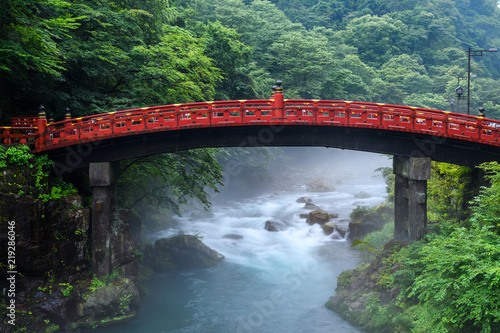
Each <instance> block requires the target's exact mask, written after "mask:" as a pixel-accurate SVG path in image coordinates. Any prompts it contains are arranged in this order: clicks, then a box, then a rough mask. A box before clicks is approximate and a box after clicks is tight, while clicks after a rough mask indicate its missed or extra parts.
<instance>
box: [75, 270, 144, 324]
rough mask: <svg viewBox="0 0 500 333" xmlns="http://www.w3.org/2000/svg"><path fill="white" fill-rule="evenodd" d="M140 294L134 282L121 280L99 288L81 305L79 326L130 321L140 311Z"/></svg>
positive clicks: (79, 308)
mask: <svg viewBox="0 0 500 333" xmlns="http://www.w3.org/2000/svg"><path fill="white" fill-rule="evenodd" d="M139 306H140V298H139V292H138V290H137V288H136V287H135V284H134V283H133V282H132V280H130V279H127V278H119V279H117V280H115V281H113V283H110V284H104V285H101V286H98V287H97V288H96V289H95V290H94V291H93V292H92V293H91V294H90V295H89V296H88V298H87V299H86V300H85V301H84V302H83V303H82V304H80V305H79V307H78V312H79V313H78V314H79V315H80V317H81V318H80V319H79V320H78V325H80V326H88V324H89V323H92V322H100V324H101V325H106V324H108V325H109V324H111V323H116V322H121V321H123V319H124V318H127V319H130V318H131V316H133V315H135V312H136V311H137V310H138V309H139Z"/></svg>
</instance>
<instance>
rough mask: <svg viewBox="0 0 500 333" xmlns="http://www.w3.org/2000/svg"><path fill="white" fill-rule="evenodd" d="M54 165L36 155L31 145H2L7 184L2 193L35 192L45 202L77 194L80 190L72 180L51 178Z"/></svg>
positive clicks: (0, 154)
mask: <svg viewBox="0 0 500 333" xmlns="http://www.w3.org/2000/svg"><path fill="white" fill-rule="evenodd" d="M53 165H54V162H53V161H51V160H50V159H49V158H48V157H47V156H46V155H40V156H34V155H33V154H32V153H31V150H30V148H29V147H28V146H25V145H19V146H13V147H9V148H6V147H4V146H0V169H4V172H3V175H2V184H3V186H4V187H5V188H2V192H3V193H10V194H17V195H32V196H34V197H35V198H36V199H37V200H40V201H43V202H47V201H49V200H57V199H61V198H64V197H67V196H70V195H73V194H76V193H77V190H76V188H75V187H74V186H73V185H72V184H71V183H66V182H64V181H61V180H59V179H57V178H54V177H51V171H52V166H53ZM23 167H28V168H29V170H30V172H29V173H28V174H27V173H25V172H22V170H23V169H22V168H23ZM31 179H33V180H34V186H33V187H30V186H29V183H30V181H29V180H31Z"/></svg>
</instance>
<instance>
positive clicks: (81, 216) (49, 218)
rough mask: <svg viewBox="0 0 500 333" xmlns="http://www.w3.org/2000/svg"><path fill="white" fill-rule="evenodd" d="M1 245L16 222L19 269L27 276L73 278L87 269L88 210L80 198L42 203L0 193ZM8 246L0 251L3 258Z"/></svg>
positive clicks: (20, 196)
mask: <svg viewBox="0 0 500 333" xmlns="http://www.w3.org/2000/svg"><path fill="white" fill-rule="evenodd" d="M0 217H1V221H0V223H1V224H0V226H1V227H2V229H4V230H2V233H1V234H0V243H2V244H6V243H7V239H6V237H7V235H6V233H5V230H6V227H5V226H6V223H7V221H14V222H15V228H16V229H15V230H16V249H15V257H16V270H17V271H18V272H20V273H21V274H22V275H24V276H26V277H37V278H43V277H54V278H57V279H59V278H63V277H71V276H74V275H76V274H78V273H80V272H82V271H85V270H87V269H88V263H89V261H88V242H89V240H88V236H87V235H88V229H89V210H88V209H85V208H83V206H82V201H81V198H80V197H79V196H77V195H73V196H70V197H66V198H64V199H60V200H57V201H48V202H43V201H40V200H36V199H35V198H34V197H32V196H30V195H13V194H5V193H0ZM6 251H7V247H1V248H0V255H1V256H2V258H6V257H7V252H6Z"/></svg>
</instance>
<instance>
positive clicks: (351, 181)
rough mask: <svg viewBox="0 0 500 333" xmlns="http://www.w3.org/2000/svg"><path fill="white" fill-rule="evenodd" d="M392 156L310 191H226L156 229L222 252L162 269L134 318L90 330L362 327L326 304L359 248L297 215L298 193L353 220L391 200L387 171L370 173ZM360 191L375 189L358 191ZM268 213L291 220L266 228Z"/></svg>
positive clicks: (342, 221)
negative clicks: (331, 187) (211, 261)
mask: <svg viewBox="0 0 500 333" xmlns="http://www.w3.org/2000/svg"><path fill="white" fill-rule="evenodd" d="M388 164H389V162H388V161H387V159H386V158H381V157H378V156H375V157H372V160H371V163H370V165H369V166H366V165H358V167H359V168H363V169H366V168H369V169H370V170H372V171H371V172H361V173H357V174H355V175H350V176H346V177H344V178H343V180H342V183H341V184H337V185H336V190H335V191H333V192H329V193H309V192H306V189H305V186H304V187H299V188H297V189H295V190H293V191H280V192H275V193H272V194H264V195H260V196H256V197H252V198H247V199H245V200H239V201H234V202H231V201H227V202H225V203H224V204H217V205H215V206H214V207H213V209H212V214H199V213H193V214H191V216H189V215H186V216H184V217H183V218H180V219H179V220H180V224H179V225H180V226H181V227H180V228H178V229H169V230H165V231H162V232H159V233H157V234H155V235H152V238H153V241H154V240H155V239H158V238H162V237H171V236H173V235H176V234H180V233H184V234H197V235H199V236H200V237H203V239H202V240H203V242H204V243H205V244H206V245H208V246H209V247H211V248H213V249H215V250H216V251H218V252H219V253H221V254H223V255H224V256H225V259H224V260H223V261H222V262H221V263H220V264H218V265H217V266H215V267H212V268H208V269H199V270H187V271H181V272H169V273H163V274H157V275H156V276H154V277H153V279H152V280H151V282H150V283H149V285H148V288H149V290H150V292H151V294H150V295H149V296H147V297H145V298H144V299H143V300H142V302H143V303H142V308H141V310H140V313H139V315H138V316H137V317H136V318H135V319H134V320H133V321H132V322H129V323H126V324H123V325H119V326H115V327H110V328H106V329H99V330H96V331H93V332H108V333H109V332H124V333H132V332H134V333H136V332H141V333H142V332H148V333H149V332H151V333H153V332H158V333H162V332H175V333H188V332H189V333H194V332H196V333H198V332H200V333H205V332H206V333H208V332H213V333H223V332H228V333H229V332H235V333H240V332H241V333H251V332H255V333H257V332H258V333H265V332H269V333H276V332H286V333H293V332H297V333H299V332H300V333H302V332H313V333H316V332H317V333H322V332H325V333H326V332H329V333H331V332H338V333H344V332H360V330H359V329H358V328H356V327H354V326H352V325H351V324H349V323H348V322H346V321H344V320H343V319H341V318H340V317H339V316H338V315H337V314H336V313H334V312H332V311H330V310H328V309H326V308H325V306H324V304H325V302H326V301H327V300H328V298H329V296H331V295H333V294H334V293H335V287H336V280H337V276H338V275H339V274H340V273H341V272H342V271H343V270H346V269H351V268H354V267H355V266H356V265H357V264H358V263H359V262H360V260H361V259H360V255H359V253H358V252H357V251H356V250H355V249H353V248H351V247H350V245H349V242H348V241H347V240H345V239H342V238H339V237H338V235H337V234H334V235H330V236H327V235H325V234H324V232H323V230H322V229H321V227H320V226H319V225H317V224H316V225H313V226H310V225H308V224H307V223H306V222H305V219H302V218H300V217H299V214H301V213H307V212H308V211H307V210H305V209H304V204H303V203H297V202H296V200H297V198H299V197H301V196H307V197H309V198H311V199H312V201H313V203H315V204H316V205H318V206H319V207H321V208H322V209H324V210H326V211H328V212H330V213H338V214H339V217H338V218H337V219H334V220H333V222H335V223H337V224H338V225H339V226H342V227H344V228H347V223H348V220H347V218H348V216H349V214H350V212H351V210H352V209H353V208H354V207H355V206H356V205H358V204H363V205H370V206H371V205H376V204H378V203H380V202H382V201H383V200H385V197H386V192H385V184H384V181H383V179H381V178H373V170H374V169H375V168H377V167H379V166H387V165H388ZM351 171H352V170H351ZM360 191H366V192H368V193H369V194H370V195H371V197H370V198H368V199H356V198H355V197H354V195H355V194H356V193H359V192H360ZM269 220H270V221H278V222H283V223H285V224H286V225H287V226H288V229H287V230H284V231H281V232H269V231H266V230H265V229H264V226H265V222H266V221H269ZM225 235H239V236H241V237H242V238H239V239H232V238H225V237H224V236H225Z"/></svg>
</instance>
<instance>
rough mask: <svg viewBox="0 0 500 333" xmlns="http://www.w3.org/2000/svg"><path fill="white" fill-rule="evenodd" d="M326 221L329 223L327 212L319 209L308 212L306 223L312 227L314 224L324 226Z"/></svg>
mask: <svg viewBox="0 0 500 333" xmlns="http://www.w3.org/2000/svg"><path fill="white" fill-rule="evenodd" d="M328 221H330V214H328V212H327V211H325V210H323V209H319V208H317V209H315V210H313V211H312V212H310V213H309V216H308V217H307V220H306V222H307V223H308V224H310V225H313V224H315V223H318V224H324V223H326V222H328Z"/></svg>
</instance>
